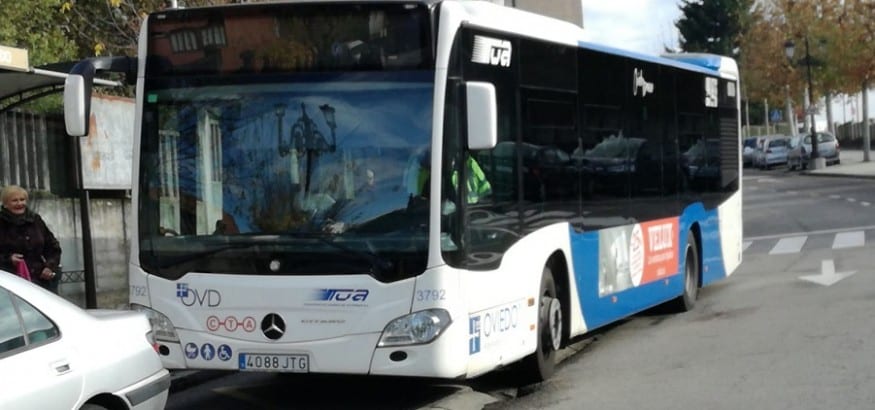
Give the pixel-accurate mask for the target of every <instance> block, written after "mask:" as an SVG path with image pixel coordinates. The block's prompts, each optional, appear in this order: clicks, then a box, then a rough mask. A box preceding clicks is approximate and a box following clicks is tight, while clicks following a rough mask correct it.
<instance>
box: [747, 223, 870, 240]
mask: <svg viewBox="0 0 875 410" xmlns="http://www.w3.org/2000/svg"><path fill="white" fill-rule="evenodd" d="M870 229H875V225H868V226H855V227H853V228H835V229H821V230H819V231H811V232H787V233H779V234H775V235H762V236H751V237H747V238H744V240H746V241H758V240H762V239H776V238H784V237H789V236H800V235H820V234H824V233H837V232H851V231H858V230H863V231H868V230H870Z"/></svg>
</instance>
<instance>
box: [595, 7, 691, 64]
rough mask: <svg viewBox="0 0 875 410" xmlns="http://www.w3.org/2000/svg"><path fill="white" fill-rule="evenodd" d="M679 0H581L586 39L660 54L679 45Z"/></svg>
mask: <svg viewBox="0 0 875 410" xmlns="http://www.w3.org/2000/svg"><path fill="white" fill-rule="evenodd" d="M678 3H679V1H678V0H581V5H582V7H583V27H584V31H586V33H587V39H588V40H589V41H592V42H595V43H601V44H607V45H610V46H613V47H617V48H622V49H627V50H632V51H638V52H641V53H646V54H654V55H656V54H660V53H662V52H663V51H664V49H665V46H668V47H677V46H678V32H677V29H676V28H675V26H674V23H675V22H676V21H677V20H678V19H679V18H680V16H681V11H680V8H678Z"/></svg>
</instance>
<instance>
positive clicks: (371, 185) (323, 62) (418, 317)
mask: <svg viewBox="0 0 875 410" xmlns="http://www.w3.org/2000/svg"><path fill="white" fill-rule="evenodd" d="M583 39H584V32H583V29H581V28H580V27H577V26H575V25H573V24H570V23H566V22H561V21H558V20H554V19H550V18H547V17H543V16H538V15H535V14H532V13H527V12H523V11H520V10H516V9H512V8H506V7H501V6H497V5H494V4H491V3H488V2H482V1H456V0H445V1H355V2H353V1H319V2H315V1H314V2H289V3H257V4H244V5H234V6H223V7H211V8H198V9H174V10H165V11H161V12H157V13H153V14H151V15H149V16H148V18H146V19H145V20H144V22H143V26H142V34H141V38H140V43H139V57H138V58H113V59H93V60H89V61H84V62H82V63H80V64H79V65H78V66H77V67H76V68H74V70H73V72H72V73H71V75H70V76H69V78H68V80H67V85H66V94H65V115H66V119H67V124H68V132H69V133H70V134H71V135H84V134H85V133H86V132H87V129H88V127H87V122H86V119H88V118H89V104H88V101H89V99H90V93H91V91H90V90H91V81H92V78H93V76H94V72H95V71H100V70H113V71H126V72H127V74H128V76H129V80H130V82H131V83H135V84H136V96H137V97H136V107H137V113H136V125H135V136H134V141H135V146H134V154H135V155H134V158H135V160H134V168H135V170H134V171H135V172H134V175H135V181H134V185H135V189H134V190H133V198H132V201H133V204H134V206H133V209H134V217H133V221H134V231H133V232H134V234H133V237H132V241H131V254H130V266H129V269H130V274H129V280H130V302H131V304H132V307H133V308H136V309H139V310H142V311H145V312H147V313H148V314H149V316H150V317H151V319H152V324H153V326H154V330H155V335H156V337H157V340H158V348H159V351H160V354H161V356H162V358H163V360H164V364H165V365H166V366H167V367H168V368H173V369H225V370H241V371H279V372H302V373H303V372H311V373H346V374H370V375H396V376H419V377H437V378H470V377H474V376H478V375H481V374H483V373H486V372H489V371H492V370H494V369H497V368H501V367H505V366H513V367H515V368H516V370H518V371H519V375H520V376H521V377H522V378H524V379H526V380H532V381H537V380H543V379H545V378H547V377H549V376H550V375H551V373H552V372H553V369H554V359H555V352H556V351H557V350H558V349H560V348H561V347H563V346H564V345H566V344H568V343H569V342H570V341H573V340H575V338H577V337H579V336H581V335H584V334H586V333H587V332H590V331H592V330H593V329H596V328H599V327H601V326H604V325H606V324H609V323H611V322H614V321H617V320H620V319H622V318H626V317H629V316H630V315H633V314H635V313H637V312H640V311H642V310H645V309H648V308H651V307H654V306H657V305H664V304H665V305H668V306H670V307H673V308H675V309H676V310H679V311H685V310H689V309H691V308H692V307H693V304H694V302H695V300H696V297H697V293H698V289H699V288H700V287H702V286H705V285H708V284H710V283H712V282H714V281H716V280H719V279H722V278H724V277H726V276H728V275H729V274H730V273H731V272H732V271H733V270H734V269H735V268H736V267H737V266H738V264H739V263H740V262H741V251H742V247H741V238H742V234H741V226H742V223H741V222H742V221H741V203H742V202H741V189H740V187H741V179H740V168H741V158H740V156H739V152H740V142H739V126H740V121H739V93H738V91H739V87H738V81H739V76H738V70H737V66H736V64H735V62H734V61H732V60H731V59H729V58H725V57H719V56H712V55H683V54H681V55H674V56H663V57H656V56H649V55H642V54H637V53H632V52H628V51H623V50H618V49H613V48H608V47H604V46H600V45H596V44H591V43H588V42H585V41H583Z"/></svg>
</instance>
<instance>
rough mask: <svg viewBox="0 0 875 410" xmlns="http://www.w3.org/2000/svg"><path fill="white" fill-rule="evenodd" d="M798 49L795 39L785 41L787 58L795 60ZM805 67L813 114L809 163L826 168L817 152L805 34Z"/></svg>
mask: <svg viewBox="0 0 875 410" xmlns="http://www.w3.org/2000/svg"><path fill="white" fill-rule="evenodd" d="M795 51H796V45H795V44H794V43H793V40H787V42H785V43H784V53H785V54H786V55H787V59H789V60H790V61H793V54H794V53H795ZM805 69H806V73H807V76H808V114H809V115H810V116H811V156H810V160H809V165H810V167H811V168H812V169H818V168H825V167H826V163H825V162H824V160H823V159H822V158H820V155H819V154H818V152H817V132H816V131H815V128H814V127H815V125H814V111H815V110H814V101H813V99H814V84H813V83H812V81H811V53H810V52H809V49H808V36H805Z"/></svg>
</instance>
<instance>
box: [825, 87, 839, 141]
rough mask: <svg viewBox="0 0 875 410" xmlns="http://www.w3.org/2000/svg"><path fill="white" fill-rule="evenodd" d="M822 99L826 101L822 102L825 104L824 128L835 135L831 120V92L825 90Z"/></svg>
mask: <svg viewBox="0 0 875 410" xmlns="http://www.w3.org/2000/svg"><path fill="white" fill-rule="evenodd" d="M824 100H825V102H826V104H824V105H826V129H827V130H828V131H829V132H830V133H832V134H833V135H835V133H836V128H835V124H834V123H833V121H832V92H829V91H827V92H826V95H825V96H824Z"/></svg>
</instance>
